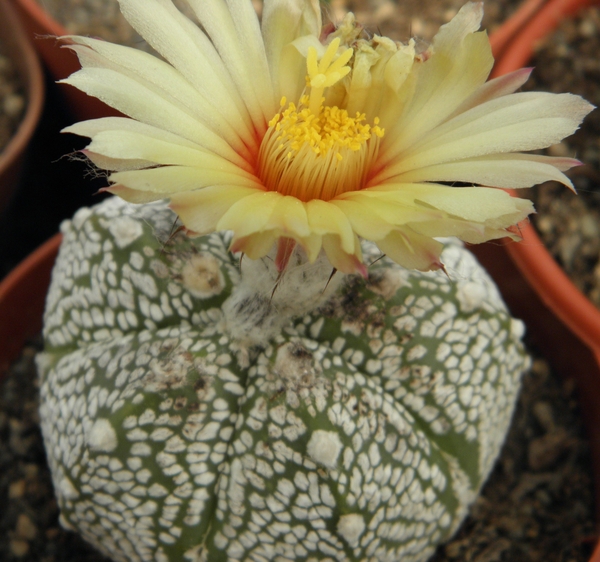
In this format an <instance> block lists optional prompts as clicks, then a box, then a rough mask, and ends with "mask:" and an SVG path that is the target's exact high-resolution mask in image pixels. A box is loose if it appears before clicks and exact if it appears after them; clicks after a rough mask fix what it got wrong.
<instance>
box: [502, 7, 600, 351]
mask: <svg viewBox="0 0 600 562" xmlns="http://www.w3.org/2000/svg"><path fill="white" fill-rule="evenodd" d="M594 3H596V4H597V3H598V0H595V1H594V0H550V1H549V2H548V3H547V4H545V5H544V6H543V7H542V8H541V9H540V10H539V11H538V13H537V14H536V15H535V17H533V18H531V19H530V20H529V21H527V22H525V23H524V25H523V26H522V27H521V28H520V29H517V30H515V33H516V34H515V35H512V36H510V37H507V36H501V37H500V41H498V42H497V49H498V50H499V51H501V50H502V47H505V48H504V51H503V52H501V55H500V57H499V59H498V61H497V63H496V66H495V67H494V71H493V73H492V76H501V75H503V74H506V73H508V72H512V71H514V70H518V69H520V68H522V67H523V66H525V65H526V64H527V63H528V62H529V60H530V59H531V57H532V56H533V54H534V48H535V43H536V42H537V41H539V40H540V39H542V38H543V37H545V36H546V35H548V34H550V33H551V32H552V31H554V29H556V27H558V24H559V23H560V22H561V21H562V19H563V18H564V17H566V16H570V15H573V14H574V13H576V12H577V11H578V10H581V9H583V8H585V7H588V6H590V5H592V4H594ZM508 191H509V193H510V194H511V195H512V196H517V193H516V192H515V191H514V190H508ZM519 229H520V232H521V236H522V238H523V240H522V241H521V242H518V243H508V244H506V249H507V251H508V253H509V254H510V256H511V258H512V259H513V260H514V262H515V263H516V264H517V266H518V268H519V270H520V271H521V272H522V274H523V275H524V276H525V278H526V279H527V281H528V282H529V283H530V284H531V285H532V286H533V287H534V289H535V290H536V291H537V292H538V293H539V295H540V296H541V298H542V300H543V301H544V302H545V304H546V305H547V306H548V307H549V308H551V309H552V310H554V312H555V314H556V315H557V316H558V317H559V318H560V319H561V321H562V322H563V323H564V324H565V325H566V326H568V327H569V329H570V330H571V331H572V332H573V333H574V334H576V335H577V337H579V338H580V339H581V340H582V341H583V342H584V343H585V344H586V345H587V346H588V347H589V348H590V349H591V350H592V351H593V352H594V354H595V355H596V357H597V359H598V361H599V362H600V310H599V309H598V308H597V307H596V306H595V305H594V304H593V303H592V302H591V301H590V300H589V299H588V298H587V297H586V296H585V295H584V294H583V293H582V292H581V291H580V290H579V289H578V288H577V287H576V286H575V284H574V283H573V282H572V281H571V280H570V279H569V277H568V276H567V274H566V273H565V272H564V271H563V269H562V268H561V267H560V266H559V265H558V263H557V262H556V261H555V260H554V258H553V257H552V256H551V254H550V252H549V251H548V250H547V249H546V247H545V246H544V244H543V242H542V241H541V239H540V237H539V236H538V234H537V232H536V231H535V229H534V228H533V225H532V224H531V223H530V222H529V221H524V222H523V223H521V224H520V225H519Z"/></svg>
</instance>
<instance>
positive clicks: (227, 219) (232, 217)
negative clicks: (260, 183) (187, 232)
mask: <svg viewBox="0 0 600 562" xmlns="http://www.w3.org/2000/svg"><path fill="white" fill-rule="evenodd" d="M281 197H282V196H281V195H280V194H279V193H275V192H274V191H265V192H260V193H255V194H253V195H250V196H248V197H246V198H244V199H243V200H242V201H238V202H237V203H235V204H234V205H232V206H231V208H230V209H229V210H228V211H227V212H226V213H225V215H224V216H223V217H222V218H221V220H220V221H219V224H218V225H217V229H218V230H233V232H234V233H235V236H236V238H244V237H245V236H248V235H249V234H253V233H255V232H260V231H262V230H263V229H264V228H265V227H266V226H267V225H268V224H269V221H270V220H271V215H272V214H273V211H274V209H275V207H276V206H277V203H278V202H279V199H280V198H281Z"/></svg>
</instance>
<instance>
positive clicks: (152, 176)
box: [109, 166, 262, 197]
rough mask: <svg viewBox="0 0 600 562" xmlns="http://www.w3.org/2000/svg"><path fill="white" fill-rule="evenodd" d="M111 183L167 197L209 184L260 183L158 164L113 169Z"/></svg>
mask: <svg viewBox="0 0 600 562" xmlns="http://www.w3.org/2000/svg"><path fill="white" fill-rule="evenodd" d="M109 179H110V181H111V182H114V183H118V184H121V185H124V186H125V187H129V188H130V189H136V190H138V191H151V192H153V193H159V194H162V196H163V197H170V196H171V195H172V194H174V193H178V192H184V191H192V190H195V189H200V188H202V187H207V186H212V185H225V186H238V187H247V188H252V189H255V190H260V189H261V188H262V186H261V185H260V184H259V183H258V182H256V181H253V180H251V179H248V178H243V177H241V176H240V175H238V174H234V173H227V172H223V171H221V170H218V169H209V168H206V169H205V168H196V167H191V166H162V167H159V168H150V169H145V170H132V171H125V172H116V173H114V174H111V176H110V177H109Z"/></svg>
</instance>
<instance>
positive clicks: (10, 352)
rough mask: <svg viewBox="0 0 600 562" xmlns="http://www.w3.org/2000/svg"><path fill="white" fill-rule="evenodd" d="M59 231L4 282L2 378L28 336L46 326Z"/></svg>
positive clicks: (0, 286)
mask: <svg viewBox="0 0 600 562" xmlns="http://www.w3.org/2000/svg"><path fill="white" fill-rule="evenodd" d="M60 241H61V235H60V234H56V235H55V236H54V237H52V238H51V239H50V240H48V241H47V242H45V243H44V244H43V245H42V246H40V247H39V248H38V249H37V250H35V251H34V252H33V253H32V254H30V255H29V257H27V258H26V259H25V260H23V261H22V262H21V263H20V264H19V265H18V266H17V267H16V268H15V269H14V270H13V271H12V272H11V273H10V274H9V275H8V276H7V277H6V278H5V279H4V280H3V281H2V282H1V283H0V380H1V379H2V378H3V377H4V375H5V373H6V371H7V369H8V367H9V366H10V364H11V362H12V361H14V360H15V359H16V358H17V357H18V356H19V353H20V352H21V350H22V349H23V344H24V343H25V342H26V341H27V339H28V338H31V337H33V336H35V335H36V334H38V333H39V332H40V331H41V329H42V315H43V312H44V305H45V303H46V293H47V292H48V285H49V284H50V274H51V272H52V267H53V266H54V260H55V259H56V255H57V253H58V247H59V246H60Z"/></svg>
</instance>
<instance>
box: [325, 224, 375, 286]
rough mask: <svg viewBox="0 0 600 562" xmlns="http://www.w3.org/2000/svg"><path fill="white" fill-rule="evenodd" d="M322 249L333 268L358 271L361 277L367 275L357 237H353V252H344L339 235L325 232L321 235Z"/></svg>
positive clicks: (342, 270) (350, 272) (344, 271)
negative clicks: (325, 233)
mask: <svg viewBox="0 0 600 562" xmlns="http://www.w3.org/2000/svg"><path fill="white" fill-rule="evenodd" d="M323 250H324V251H325V254H326V255H327V259H328V260H329V262H330V263H331V265H332V266H333V267H335V269H337V270H338V271H341V272H342V273H347V274H352V273H358V274H359V275H362V276H363V277H366V276H367V268H366V266H365V265H364V264H363V261H362V250H361V247H360V242H359V241H358V238H356V237H355V244H354V250H355V251H354V252H353V253H348V252H345V251H344V249H343V248H342V244H341V241H340V238H339V236H337V235H335V234H327V235H325V236H323Z"/></svg>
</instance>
